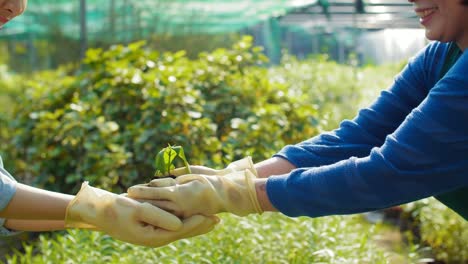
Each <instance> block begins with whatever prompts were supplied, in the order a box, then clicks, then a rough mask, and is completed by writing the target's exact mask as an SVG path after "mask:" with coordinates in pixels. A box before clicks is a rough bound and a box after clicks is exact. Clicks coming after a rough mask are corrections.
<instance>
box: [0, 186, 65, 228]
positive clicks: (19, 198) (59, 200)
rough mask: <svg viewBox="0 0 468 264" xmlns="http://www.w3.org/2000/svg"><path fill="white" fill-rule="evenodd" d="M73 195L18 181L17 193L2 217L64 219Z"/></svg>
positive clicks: (1, 213)
mask: <svg viewBox="0 0 468 264" xmlns="http://www.w3.org/2000/svg"><path fill="white" fill-rule="evenodd" d="M73 198H74V196H73V195H68V194H63V193H57V192H51V191H46V190H42V189H39V188H34V187H31V186H28V185H25V184H21V183H17V187H16V193H15V195H14V196H13V198H12V199H11V200H10V202H9V203H8V205H7V206H6V207H5V209H4V210H2V211H0V217H2V218H11V219H23V220H63V219H65V211H66V208H67V205H68V204H69V203H70V201H71V200H72V199H73Z"/></svg>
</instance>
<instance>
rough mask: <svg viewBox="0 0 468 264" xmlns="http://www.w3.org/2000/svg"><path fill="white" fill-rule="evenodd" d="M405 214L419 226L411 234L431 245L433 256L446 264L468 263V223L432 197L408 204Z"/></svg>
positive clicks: (411, 236)
mask: <svg viewBox="0 0 468 264" xmlns="http://www.w3.org/2000/svg"><path fill="white" fill-rule="evenodd" d="M405 212H406V213H407V214H408V215H409V216H411V224H412V225H414V226H415V227H416V230H414V229H413V231H416V232H413V233H412V234H411V233H410V234H408V235H409V236H410V240H411V238H412V239H413V240H414V241H415V242H416V243H421V244H423V245H428V246H429V247H430V248H431V252H432V255H433V257H434V258H435V259H436V260H438V261H443V262H444V263H467V262H468V247H467V246H466V245H467V242H468V222H467V221H466V220H465V219H464V218H462V217H461V216H459V215H458V214H456V213H455V212H454V211H452V210H451V209H449V208H448V207H446V206H445V205H444V204H442V203H440V202H439V201H437V200H435V199H433V198H430V199H424V200H421V201H418V202H415V203H411V204H408V205H407V206H406V207H405Z"/></svg>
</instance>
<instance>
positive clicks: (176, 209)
mask: <svg viewBox="0 0 468 264" xmlns="http://www.w3.org/2000/svg"><path fill="white" fill-rule="evenodd" d="M137 201H139V202H142V203H149V204H152V205H154V206H156V207H159V208H161V209H163V210H164V211H166V212H169V213H171V214H173V215H176V216H178V217H183V216H184V212H183V210H182V208H181V207H180V206H179V205H178V204H176V203H174V202H171V201H161V200H147V199H138V200H137Z"/></svg>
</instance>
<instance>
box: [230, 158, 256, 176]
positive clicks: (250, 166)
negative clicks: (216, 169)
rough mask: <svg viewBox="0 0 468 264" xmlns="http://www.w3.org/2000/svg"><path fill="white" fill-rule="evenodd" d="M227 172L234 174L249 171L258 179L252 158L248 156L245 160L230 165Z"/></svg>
mask: <svg viewBox="0 0 468 264" xmlns="http://www.w3.org/2000/svg"><path fill="white" fill-rule="evenodd" d="M225 170H228V173H229V172H234V171H243V170H248V171H250V172H251V173H252V174H253V176H254V177H255V178H258V174H257V170H256V169H255V167H254V163H253V161H252V157H251V156H247V157H245V158H243V159H240V160H236V161H234V162H232V163H230V164H229V165H228V166H227V167H226V169H225Z"/></svg>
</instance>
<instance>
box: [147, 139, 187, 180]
mask: <svg viewBox="0 0 468 264" xmlns="http://www.w3.org/2000/svg"><path fill="white" fill-rule="evenodd" d="M154 162H155V167H156V172H155V174H154V176H155V177H156V178H166V177H171V178H175V176H174V175H171V172H173V171H174V170H175V169H176V168H178V166H179V164H182V165H183V168H182V169H184V170H185V172H186V173H190V166H189V163H188V162H187V159H186V158H185V154H184V149H183V148H182V147H181V146H171V145H168V146H167V147H165V148H163V149H162V150H161V151H159V153H158V154H157V155H156V159H155V161H154Z"/></svg>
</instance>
